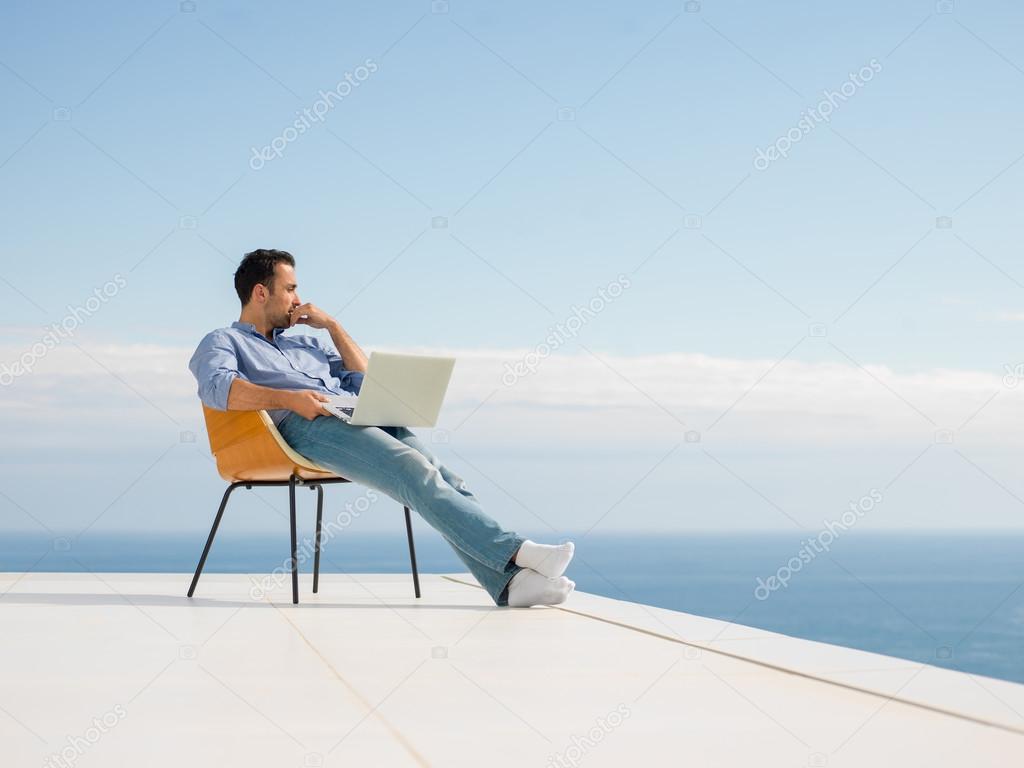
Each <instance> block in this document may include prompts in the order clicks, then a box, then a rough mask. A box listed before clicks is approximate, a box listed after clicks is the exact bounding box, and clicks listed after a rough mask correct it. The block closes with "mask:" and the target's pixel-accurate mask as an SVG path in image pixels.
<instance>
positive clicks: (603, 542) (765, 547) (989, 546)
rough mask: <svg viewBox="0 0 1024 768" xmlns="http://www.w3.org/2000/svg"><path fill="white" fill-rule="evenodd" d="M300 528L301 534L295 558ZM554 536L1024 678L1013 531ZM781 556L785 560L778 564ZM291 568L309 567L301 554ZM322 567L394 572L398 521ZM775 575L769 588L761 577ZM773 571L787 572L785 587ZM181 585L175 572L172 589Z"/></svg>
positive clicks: (106, 568) (146, 559)
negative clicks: (806, 553)
mask: <svg viewBox="0 0 1024 768" xmlns="http://www.w3.org/2000/svg"><path fill="white" fill-rule="evenodd" d="M417 528H418V530H417V531H416V554H417V562H418V566H419V570H420V572H421V573H453V572H464V571H465V570H466V568H465V566H464V565H463V563H462V562H461V561H460V560H459V559H458V558H457V557H456V556H455V554H454V553H453V552H452V551H451V549H450V548H449V547H448V545H447V543H446V542H445V541H444V540H443V539H441V538H440V536H438V535H436V534H434V533H433V532H432V531H429V530H424V529H423V527H422V526H417ZM206 533H207V532H205V531H204V532H192V533H160V534H154V533H148V534H143V533H108V532H97V533H86V534H84V535H82V536H80V537H79V538H77V539H75V538H73V536H74V534H69V535H68V536H67V537H64V536H59V535H58V536H57V537H48V536H41V535H38V534H35V533H16V534H10V533H9V534H6V535H5V536H3V537H2V538H0V571H4V572H24V571H37V572H46V571H56V572H90V571H92V572H139V573H153V572H170V573H179V572H180V573H191V572H192V571H194V569H195V566H196V562H197V560H198V558H199V555H200V554H201V552H202V548H203V545H204V543H205V539H206ZM311 535H312V531H308V532H306V531H302V532H301V534H300V544H299V547H300V561H303V559H304V558H303V555H302V552H303V547H304V545H303V542H307V543H306V544H305V549H306V551H311V544H310V543H309V542H311ZM523 535H526V536H528V537H530V538H533V539H535V540H538V541H550V540H551V537H550V536H545V535H543V534H540V533H537V534H531V533H524V534H523ZM559 539H560V540H563V539H573V540H575V541H576V543H577V555H576V558H575V559H574V561H573V563H572V564H571V566H570V569H569V572H568V573H569V575H570V576H571V577H572V578H573V579H574V580H575V581H576V584H577V589H579V590H582V591H585V592H592V593H595V594H599V595H603V596H606V597H611V598H616V599H621V600H629V601H632V602H639V603H646V604H648V605H653V606H657V607H660V608H668V609H671V610H676V611H683V612H686V613H692V614H697V615H700V616H708V617H711V618H715V619H723V620H726V621H733V622H736V623H738V624H746V625H750V626H754V627H759V628H761V629H767V630H770V631H773V632H780V633H783V634H786V635H792V636H795V637H801V638H806V639H810V640H818V641H821V642H825V643H832V644H836V645H842V646H847V647H851V648H858V649H861V650H865V651H872V652H875V653H881V654H886V655H890V656H896V657H900V658H905V659H910V660H912V661H915V662H923V663H928V664H934V665H936V666H940V667H946V668H950V669H957V670H960V671H964V672H970V673H973V674H980V675H986V676H989V677H995V678H1001V679H1004V680H1011V681H1016V682H1021V683H1024V558H1021V553H1022V552H1024V533H1016V532H983V533H982V532H957V533H951V532H930V533H910V532H898V533H876V532H851V533H848V534H845V535H844V536H843V537H842V538H841V539H837V540H836V541H835V542H833V544H832V546H831V548H830V551H829V552H828V553H824V552H822V553H821V554H817V555H816V556H814V557H813V558H810V559H809V560H808V561H806V562H803V561H802V562H801V565H800V567H799V569H796V568H795V565H796V564H795V562H793V561H792V558H794V557H796V558H798V553H799V552H800V550H801V549H802V548H803V545H804V542H806V535H791V534H783V533H756V534H755V533H742V534H731V533H672V534H667V533H604V532H602V533H591V534H589V535H587V536H585V537H584V536H583V535H582V534H576V535H573V534H572V533H567V534H564V535H563V536H561V537H559ZM287 557H288V534H287V531H286V530H283V531H282V532H281V533H280V534H276V535H274V534H249V535H242V534H238V533H233V532H231V531H229V530H224V531H221V532H220V533H218V536H217V539H216V541H215V542H214V545H213V549H212V550H211V553H210V557H209V560H208V561H207V564H206V568H205V572H207V573H271V572H272V571H274V570H275V569H284V567H285V562H286V560H287ZM798 559H799V558H798ZM787 564H789V565H791V566H794V568H792V569H790V572H789V573H788V574H787V571H786V568H787V567H788V566H787ZM780 569H782V570H781V571H780ZM300 570H301V571H302V572H303V573H308V572H310V571H311V570H312V561H311V558H309V559H306V561H305V562H301V565H300ZM321 571H322V572H324V573H406V572H408V571H409V558H408V549H407V545H406V541H405V536H404V532H403V531H401V530H396V531H395V532H394V533H358V532H357V533H353V532H351V531H344V532H342V533H341V534H339V535H337V536H335V537H333V538H331V539H329V540H325V543H324V548H323V554H322V558H321ZM773 575H774V576H776V577H777V578H776V582H774V584H775V588H774V589H768V588H766V587H765V585H766V584H769V583H771V582H769V581H768V579H769V577H771V576H773ZM780 576H781V577H788V578H786V581H787V583H786V585H785V586H782V585H781V581H780V579H779V578H778V577H780ZM187 586H188V585H187V583H185V580H183V582H182V595H184V593H185V590H186V588H187ZM0 599H2V597H0Z"/></svg>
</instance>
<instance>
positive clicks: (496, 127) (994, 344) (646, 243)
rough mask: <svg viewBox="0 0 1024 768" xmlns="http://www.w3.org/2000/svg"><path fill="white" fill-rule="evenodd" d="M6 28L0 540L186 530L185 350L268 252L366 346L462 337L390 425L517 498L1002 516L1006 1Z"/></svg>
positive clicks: (654, 524) (1022, 14)
mask: <svg viewBox="0 0 1024 768" xmlns="http://www.w3.org/2000/svg"><path fill="white" fill-rule="evenodd" d="M0 21H2V23H0V100H2V103H3V105H4V110H3V119H2V120H0V226H2V231H3V248H2V254H3V256H2V258H3V262H2V267H3V268H2V270H0V326H2V330H3V335H2V337H0V425H2V430H3V433H4V435H5V436H6V437H7V439H6V440H4V441H3V444H2V446H0V457H2V459H0V532H3V531H11V532H13V531H39V530H47V531H52V532H55V533H63V532H67V533H70V534H74V535H76V536H77V535H83V534H84V533H90V534H93V533H101V532H103V531H123V530H127V531H140V532H141V531H146V532H160V531H200V530H202V529H204V528H206V527H208V525H209V522H210V519H211V518H212V515H213V513H214V511H215V506H216V503H217V501H218V499H219V495H220V492H221V488H222V482H221V481H220V479H219V478H218V477H217V475H216V472H215V471H214V466H213V463H212V460H211V458H210V455H209V451H208V444H207V443H206V436H205V432H204V430H203V425H202V420H201V412H200V409H199V404H198V401H197V399H196V395H195V382H194V380H193V379H192V378H191V375H190V374H189V372H188V370H187V368H186V363H187V360H188V358H189V356H190V354H191V351H192V349H194V347H195V345H196V344H197V343H198V341H199V339H200V338H202V336H203V335H204V334H205V333H206V332H208V331H209V330H211V329H213V328H216V327H221V326H225V325H228V324H229V323H230V322H232V321H233V320H235V319H237V313H238V305H237V298H236V297H235V295H234V291H233V287H232V282H231V276H232V273H233V271H234V268H235V266H236V265H237V263H238V261H239V259H240V258H241V256H242V254H243V253H245V252H246V251H249V250H252V249H254V248H260V247H264V248H283V249H286V250H288V251H290V252H291V253H293V254H294V255H295V256H296V258H297V261H298V266H297V273H298V281H299V292H300V295H301V296H302V298H303V300H307V301H313V302H315V303H316V304H318V305H319V306H322V307H323V308H324V309H326V310H327V311H329V312H331V313H332V314H334V315H335V316H336V317H337V318H338V319H339V320H340V321H341V323H342V324H343V325H344V326H345V328H346V329H347V330H348V332H349V333H350V334H351V335H352V336H353V337H354V338H355V339H356V341H357V342H358V343H359V344H360V345H361V346H362V347H363V348H364V349H365V350H366V351H367V352H369V351H371V350H374V349H379V350H387V351H408V352H419V353H444V354H454V355H455V356H456V357H457V359H458V362H457V364H456V369H455V375H454V378H453V381H452V386H451V391H450V393H449V397H448V400H447V402H446V405H445V407H444V409H443V411H442V417H441V422H440V423H439V426H438V429H437V430H420V432H421V433H422V434H423V435H424V436H426V437H427V438H429V442H430V445H431V447H432V449H433V450H435V451H436V452H437V453H438V454H439V455H440V456H442V458H443V459H444V460H445V461H446V462H448V463H449V464H451V466H452V467H453V468H455V469H456V471H458V472H459V473H460V474H462V475H463V476H464V477H465V478H466V479H467V481H468V482H469V483H470V484H471V486H472V487H473V488H474V489H475V491H476V493H477V495H478V496H479V497H481V499H482V501H483V503H484V505H485V508H486V509H487V510H488V511H489V512H490V513H491V514H492V515H494V516H495V517H496V518H498V519H499V520H501V521H502V523H503V524H505V525H506V526H508V527H512V528H517V529H523V530H530V531H538V532H541V533H545V534H549V535H551V536H555V535H557V534H560V533H562V532H565V531H577V532H587V531H591V530H599V531H602V532H608V531H615V530H627V529H628V530H647V531H656V530H671V531H687V530H732V531H750V530H789V531H797V530H804V531H809V532H813V531H817V530H820V529H821V528H822V527H823V526H824V525H825V523H826V522H827V521H833V520H835V519H837V518H839V517H840V516H841V515H842V513H843V511H844V510H846V509H847V508H848V507H849V505H850V504H851V503H854V504H855V503H857V502H858V500H860V499H863V498H866V497H872V498H873V495H877V496H879V497H880V498H881V501H880V502H879V503H877V504H874V505H873V508H872V510H871V512H870V513H868V514H865V515H863V516H860V517H859V519H858V522H857V525H858V526H859V527H860V528H863V529H864V530H875V529H878V530H892V529H912V530H922V531H923V530H926V529H936V528H937V529H964V528H984V529H996V528H998V529H1005V528H1016V529H1020V528H1022V527H1024V515H1022V514H1021V513H1022V506H1024V482H1022V481H1021V480H1020V477H1019V472H1017V471H1016V470H1017V468H1018V463H1017V461H1016V459H1017V457H1018V456H1019V452H1020V448H1021V439H1020V437H1019V430H1018V429H1016V428H1015V427H1016V425H1017V424H1019V423H1020V419H1019V417H1020V416H1021V414H1022V411H1024V400H1022V396H1021V392H1022V390H1024V386H1019V384H1020V383H1021V381H1022V380H1024V349H1022V348H1021V345H1020V344H1019V343H1018V341H1019V339H1020V336H1021V331H1022V329H1024V258H1022V255H1021V250H1020V242H1021V237H1020V236H1021V228H1022V226H1024V225H1022V224H1021V219H1020V216H1019V212H1020V210H1021V202H1022V193H1021V182H1022V180H1024V162H1022V160H1024V142H1022V140H1021V138H1020V137H1021V135H1022V132H1021V130H1020V128H1021V122H1022V118H1024V107H1022V105H1024V50H1022V47H1021V44H1020V41H1021V40H1022V39H1024V9H1022V8H1021V7H1020V6H1019V5H1017V4H1014V3H1010V2H989V3H984V4H981V3H968V2H956V3H953V2H946V1H945V0H941V1H940V2H938V3H936V2H903V3H898V4H893V3H883V2H861V3H821V2H816V3H814V2H804V3H787V4H780V3H771V4H765V3H753V2H723V1H715V0H709V1H708V2H702V3H694V2H689V3H686V2H637V3H582V2H578V3H572V2H560V3H557V4H551V3H537V2H533V3H529V2H520V3H507V4H494V3H482V2H458V1H456V0H453V1H452V2H449V3H445V2H433V3H431V2H392V3H387V4H382V3H303V4H301V5H291V4H283V3H256V2H246V3H241V2H234V3H221V2H207V1H205V0H198V1H197V2H196V3H177V2H144V3H138V2H137V3H127V2H124V3H111V2H91V3H87V4H83V3H72V2H63V3H43V2H39V3H37V2H31V3H30V2H9V1H7V0H5V1H4V2H3V3H2V4H0ZM331 91H333V92H334V93H333V95H329V97H325V96H324V94H328V92H331ZM826 105H827V106H826ZM311 115H312V118H311V117H310V116H311ZM314 118H315V119H314ZM300 125H301V127H302V130H301V132H300V131H299V130H298V128H299V126H300ZM613 286H617V287H614V288H613ZM55 324H56V327H57V328H60V329H63V332H58V331H55V330H53V328H54V327H55ZM47 329H50V330H49V331H48V330H47ZM67 329H71V330H67ZM552 339H554V343H552V341H551V340H552ZM545 343H546V344H547V346H544V345H545ZM19 362H20V367H17V366H16V363H19ZM517 365H519V366H520V367H519V369H518V370H519V371H520V373H519V374H515V373H512V374H510V373H509V371H515V370H516V366H517ZM12 366H14V367H12ZM358 493H359V491H358V489H341V490H335V489H332V490H331V494H333V495H331V494H329V498H330V499H331V501H330V503H331V504H334V505H335V507H336V508H337V509H340V508H341V505H342V504H343V502H344V501H345V500H346V499H349V497H355V496H356V495H358ZM283 500H284V499H283V496H282V495H281V494H280V493H276V494H275V492H274V491H273V490H266V491H262V492H260V493H259V494H258V495H256V494H254V495H253V497H252V498H248V499H245V500H239V501H237V502H233V504H237V505H238V506H237V509H238V511H237V512H236V513H235V514H236V515H237V517H236V518H235V519H236V520H237V522H234V523H233V524H234V525H237V526H238V528H237V529H236V530H246V529H251V530H253V531H270V530H278V529H280V526H281V519H280V515H281V506H282V501H283ZM349 500H350V499H349ZM389 504H393V503H392V502H389V501H385V502H382V504H381V506H380V509H381V512H380V513H379V514H376V515H370V516H367V517H366V518H365V519H364V520H362V521H360V525H361V526H365V529H366V530H391V529H393V528H394V527H395V525H396V524H397V520H396V519H394V518H393V517H392V515H391V514H390V513H389V512H387V511H385V509H386V507H387V506H388V505H389ZM233 509H234V507H233ZM399 509H400V508H399Z"/></svg>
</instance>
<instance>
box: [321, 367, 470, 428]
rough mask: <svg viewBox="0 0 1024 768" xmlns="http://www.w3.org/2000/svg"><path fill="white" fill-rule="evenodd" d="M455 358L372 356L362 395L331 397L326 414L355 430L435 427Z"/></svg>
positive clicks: (326, 404)
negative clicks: (360, 427) (358, 428)
mask: <svg viewBox="0 0 1024 768" xmlns="http://www.w3.org/2000/svg"><path fill="white" fill-rule="evenodd" d="M454 367H455V358H454V357H429V356H426V355H400V354H395V353H391V352H371V353H370V360H369V363H368V364H367V366H366V373H365V374H364V376H363V385H362V387H361V388H360V390H359V395H354V394H345V395H328V397H329V398H330V400H329V401H328V402H326V403H324V404H323V405H324V410H326V411H327V412H328V413H330V414H331V415H333V416H336V417H337V418H339V419H341V420H342V421H344V422H347V423H349V424H351V425H353V426H365V427H371V426H372V427H433V426H434V425H435V424H437V415H438V413H439V412H440V411H441V403H442V402H443V401H444V396H445V393H446V392H447V391H448V382H449V381H450V380H451V377H452V369H453V368H454Z"/></svg>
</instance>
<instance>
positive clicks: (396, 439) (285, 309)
mask: <svg viewBox="0 0 1024 768" xmlns="http://www.w3.org/2000/svg"><path fill="white" fill-rule="evenodd" d="M235 290H236V291H237V293H238V298H239V300H240V301H241V302H242V312H241V315H240V316H239V318H238V322H235V323H232V324H231V326H230V327H229V328H220V329H218V330H216V331H212V332H211V333H209V334H207V335H206V336H205V337H204V338H203V340H202V341H201V342H200V343H199V346H198V348H197V349H196V351H195V354H193V355H192V359H191V360H190V361H189V369H190V370H191V371H192V374H193V375H194V376H195V377H196V381H198V382H199V398H200V399H201V400H202V401H203V403H204V404H205V405H207V406H209V407H210V408H215V409H217V410H221V411H227V410H230V411H256V410H263V409H265V410H267V411H268V413H269V414H270V417H271V418H272V419H273V420H274V423H275V424H276V425H277V429H278V431H279V432H280V433H281V435H282V436H283V437H284V439H285V441H286V442H287V443H288V444H289V445H291V447H292V448H294V449H295V450H296V451H297V452H298V453H300V454H302V455H303V456H306V457H307V458H309V459H312V460H313V461H315V462H316V463H317V464H320V465H321V466H324V467H327V468H328V469H330V470H331V471H333V472H335V473H337V474H339V475H341V476H342V477H346V478H348V479H349V480H351V481H353V482H356V483H359V484H361V485H364V486H367V487H369V488H374V489H376V490H379V491H381V492H382V493H384V494H386V495H388V496H390V497H391V498H393V499H395V500H396V501H398V502H399V503H401V504H403V505H405V506H407V507H409V508H411V509H415V510H416V511H417V512H418V513H419V514H420V516H421V517H423V519H424V520H426V521H427V522H428V523H429V524H430V525H431V526H433V528H435V529H436V530H437V531H438V532H439V533H440V534H441V535H442V536H443V537H444V538H445V540H446V541H447V542H448V543H449V544H450V545H451V546H452V548H453V549H454V550H455V553H456V554H457V555H458V556H459V558H460V559H461V560H462V562H464V563H465V564H466V566H467V567H468V568H469V570H470V571H471V572H472V573H473V575H474V576H475V577H476V579H477V581H479V582H480V584H481V586H483V587H484V589H486V590H487V592H488V593H489V594H490V596H491V598H492V599H493V600H494V602H495V604H496V605H502V606H504V605H508V606H513V607H528V606H531V605H557V604H558V603H561V602H563V601H564V600H565V599H566V597H568V595H569V593H570V592H572V590H573V588H574V587H575V586H576V585H575V583H574V582H572V581H570V580H569V579H568V578H566V577H565V576H563V575H562V574H563V573H564V572H565V569H566V567H567V566H568V565H569V561H570V560H571V559H572V556H573V551H574V547H573V544H572V542H567V543H565V544H560V545H546V544H537V543H535V542H532V541H530V540H528V539H524V538H523V537H521V536H518V535H517V534H515V533H513V532H511V531H506V530H504V529H503V528H502V527H501V526H499V525H498V524H497V522H495V521H494V520H493V519H491V518H490V517H488V516H487V515H486V514H485V513H484V511H483V509H482V508H481V507H480V504H479V502H478V501H477V499H476V497H475V496H474V495H473V494H472V493H471V492H470V491H469V489H468V488H466V484H465V482H464V481H463V480H462V478H460V477H459V476H458V475H456V474H455V473H454V472H452V471H451V470H450V469H448V468H447V467H446V466H444V465H443V464H442V463H441V461H440V460H439V459H438V458H437V457H436V456H434V455H433V454H432V453H431V452H430V451H429V450H428V449H427V447H426V446H425V445H424V444H423V443H422V442H421V441H420V439H419V438H418V437H416V435H414V434H413V433H412V431H410V430H409V429H407V428H405V427H357V426H352V425H351V424H348V423H346V422H344V421H341V420H340V419H338V418H335V417H334V416H332V415H330V414H328V413H327V411H325V410H324V409H323V403H324V402H325V401H326V400H327V399H328V398H327V395H328V394H341V393H342V392H345V391H347V392H354V393H357V394H358V392H359V389H360V387H361V385H362V382H363V374H364V373H365V371H366V355H365V354H364V353H363V350H362V349H360V348H359V345H358V344H356V342H355V341H354V340H353V339H352V337H351V336H349V335H348V333H347V332H346V331H345V329H344V328H343V327H342V326H341V323H339V322H338V321H337V320H335V319H334V318H332V317H330V316H329V315H328V314H327V313H326V312H324V311H323V310H321V309H320V308H319V307H316V306H314V305H313V304H303V303H302V302H301V301H300V300H299V295H298V284H297V283H296V280H295V259H294V257H293V256H292V255H291V254H290V253H288V252H287V251H278V250H267V249H259V250H256V251H252V252H251V253H247V254H245V258H243V259H242V263H241V264H240V265H239V267H238V270H237V271H236V272H235ZM299 324H301V325H308V326H310V327H311V328H325V329H327V331H328V332H329V333H330V336H331V341H333V342H334V347H335V349H332V348H331V347H330V346H328V345H325V344H323V343H321V341H320V339H319V338H317V337H315V336H304V335H294V334H285V333H284V331H286V330H287V329H289V328H292V327H293V326H295V325H299Z"/></svg>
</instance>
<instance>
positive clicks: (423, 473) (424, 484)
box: [278, 413, 525, 605]
mask: <svg viewBox="0 0 1024 768" xmlns="http://www.w3.org/2000/svg"><path fill="white" fill-rule="evenodd" d="M278 430H279V431H280V433H281V436H282V437H284V439H285V442H287V443H288V444H289V445H290V446H291V447H292V448H294V449H295V450H296V451H297V452H298V453H300V454H302V455H303V456H305V457H307V458H309V459H312V460H313V461H315V462H316V463H317V464H319V465H321V466H323V467H327V468H328V469H330V470H331V471H332V472H335V473H337V474H339V475H341V476H342V477H344V478H347V479H348V480H351V481H352V482H354V483H359V484H360V485H364V486H366V487H367V488H373V489H374V490H378V491H380V492H381V493H384V494H386V495H388V496H390V497H391V498H392V499H394V500H395V501H397V502H399V503H401V504H403V505H404V506H407V507H409V508H411V509H414V510H416V511H417V512H418V513H419V514H420V516H421V517H422V518H423V519H424V520H426V521H427V523H429V524H430V525H431V527H433V528H434V529H435V530H437V531H438V532H439V533H440V534H441V535H442V536H443V537H444V539H445V540H446V541H447V542H448V543H449V544H450V545H451V547H452V549H454V550H455V554H457V555H458V556H459V559H460V560H462V562H463V563H465V564H466V567H467V568H469V570H470V572H471V573H472V574H473V575H474V576H475V577H476V580H477V581H479V582H480V585H481V586H482V587H483V588H484V589H486V590H487V592H488V593H489V594H490V596H491V598H492V599H493V600H494V602H495V604H496V605H508V583H509V581H510V580H511V579H512V577H513V576H515V575H516V573H518V572H519V571H520V570H522V569H521V568H520V567H519V566H518V565H515V564H513V563H511V562H510V561H511V560H512V557H513V555H515V553H516V551H517V550H518V549H519V545H520V544H522V543H523V542H524V541H525V539H524V538H523V537H521V536H519V535H517V534H515V533H513V532H511V531H506V530H505V529H503V528H502V527H501V526H500V525H498V523H497V522H495V521H494V520H493V519H492V518H490V517H488V516H487V515H486V514H485V513H484V511H483V508H482V507H481V506H480V503H479V502H478V501H477V498H476V497H475V496H474V495H473V494H472V493H471V492H470V491H469V489H468V488H466V483H465V481H463V479H462V478H461V477H459V476H458V475H456V474H455V473H454V472H452V471H451V470H450V469H448V468H447V467H446V466H444V465H443V464H442V463H441V460H440V459H438V458H437V457H436V456H434V454H432V453H431V452H430V450H429V449H428V448H427V447H426V445H424V444H423V442H422V441H421V440H420V439H419V438H418V437H417V436H416V435H414V434H413V433H412V431H411V430H409V429H408V428H406V427H355V426H352V425H351V424H346V423H345V422H343V421H342V420H341V419H338V418H335V417H334V416H326V415H325V416H318V417H317V418H315V419H313V420H312V421H310V420H308V419H305V418H303V417H302V416H299V415H298V414H297V413H289V414H288V415H287V416H286V417H285V418H284V420H283V421H282V422H281V423H280V424H279V425H278Z"/></svg>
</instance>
